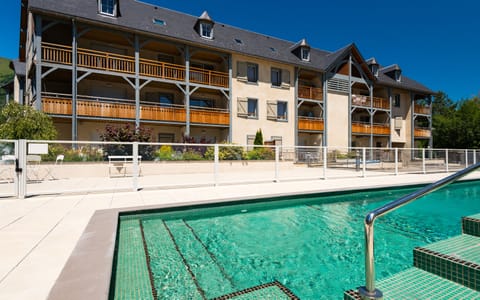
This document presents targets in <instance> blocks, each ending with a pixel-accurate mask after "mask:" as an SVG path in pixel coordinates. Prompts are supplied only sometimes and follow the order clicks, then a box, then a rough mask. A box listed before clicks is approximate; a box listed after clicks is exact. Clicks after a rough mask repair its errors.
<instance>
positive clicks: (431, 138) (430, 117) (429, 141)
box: [428, 95, 433, 149]
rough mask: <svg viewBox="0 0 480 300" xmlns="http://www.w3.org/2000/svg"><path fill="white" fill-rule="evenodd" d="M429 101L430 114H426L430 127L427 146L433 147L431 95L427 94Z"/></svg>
mask: <svg viewBox="0 0 480 300" xmlns="http://www.w3.org/2000/svg"><path fill="white" fill-rule="evenodd" d="M428 98H429V103H430V115H429V116H428V127H429V129H430V138H429V139H428V146H429V147H430V149H431V148H433V131H432V95H430V96H428Z"/></svg>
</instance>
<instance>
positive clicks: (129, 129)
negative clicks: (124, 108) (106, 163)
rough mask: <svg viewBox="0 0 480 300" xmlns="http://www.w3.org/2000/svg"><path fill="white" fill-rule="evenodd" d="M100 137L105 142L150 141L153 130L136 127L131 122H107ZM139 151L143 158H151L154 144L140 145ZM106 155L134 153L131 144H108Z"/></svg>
mask: <svg viewBox="0 0 480 300" xmlns="http://www.w3.org/2000/svg"><path fill="white" fill-rule="evenodd" d="M100 138H101V139H102V140H103V141H104V142H128V143H131V142H140V143H150V142H151V140H152V131H151V129H149V128H144V127H138V128H135V126H132V124H130V123H126V124H124V125H120V126H115V125H111V124H107V125H106V126H105V129H104V130H103V132H100ZM138 153H139V154H140V155H141V156H142V159H144V160H149V159H151V158H152V157H153V149H152V146H150V145H140V146H139V149H138ZM106 155H132V150H131V146H130V145H128V144H112V145H108V146H107V147H106Z"/></svg>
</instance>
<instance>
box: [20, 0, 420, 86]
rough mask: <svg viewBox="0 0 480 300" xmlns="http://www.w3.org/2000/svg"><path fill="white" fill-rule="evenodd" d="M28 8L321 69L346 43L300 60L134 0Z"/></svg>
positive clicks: (280, 47) (52, 0) (48, 2)
mask: <svg viewBox="0 0 480 300" xmlns="http://www.w3.org/2000/svg"><path fill="white" fill-rule="evenodd" d="M80 4H81V5H80ZM29 9H31V10H38V11H43V12H45V13H49V14H55V15H58V16H59V17H63V18H71V17H75V18H78V19H81V20H84V21H89V22H95V23H97V22H98V23H103V24H106V25H110V26H113V27H117V28H118V27H121V28H123V29H124V30H129V31H137V32H143V33H147V34H153V35H159V36H162V37H165V38H170V39H174V40H180V41H183V42H185V43H189V44H197V45H202V46H204V47H209V48H214V49H218V50H223V51H227V52H236V53H240V54H245V55H250V56H256V57H261V58H266V59H270V60H275V61H279V62H282V63H287V64H292V65H295V66H299V67H304V68H308V69H312V70H317V71H322V72H323V71H325V70H326V68H327V67H328V66H330V64H331V63H332V62H334V61H335V60H336V59H337V58H338V55H341V54H342V53H344V52H343V51H341V50H342V49H345V48H348V47H350V45H349V46H347V47H345V48H342V49H340V50H338V51H335V52H333V53H331V52H328V51H324V50H320V49H315V48H311V50H310V61H309V62H307V61H302V60H301V59H300V58H299V57H297V56H296V55H295V54H294V53H293V52H292V50H293V46H294V45H295V43H292V42H289V41H285V40H282V39H278V38H274V37H270V36H267V35H263V34H259V33H255V32H251V31H247V30H243V29H239V28H236V27H233V26H229V25H226V24H222V23H218V22H216V23H215V25H214V37H213V39H205V38H202V37H200V35H199V34H198V33H197V32H196V31H195V29H194V28H195V25H196V23H197V21H198V19H199V17H196V16H191V15H188V14H184V13H180V12H176V11H173V10H170V9H166V8H161V7H157V6H153V5H150V4H146V3H142V2H139V1H135V0H120V1H119V11H118V13H119V17H118V18H112V17H108V16H102V15H100V14H98V13H97V9H98V8H97V1H93V0H89V1H79V0H62V1H58V0H29ZM153 19H159V20H163V21H164V22H165V25H164V26H159V25H156V24H154V23H153ZM235 39H238V40H241V41H242V43H237V42H236V41H235ZM302 41H303V40H302ZM272 49H274V50H272ZM404 78H405V77H404ZM406 82H407V81H406ZM401 86H402V88H404V89H409V88H410V87H409V86H408V84H402V85H401ZM426 90H427V91H429V90H428V89H426Z"/></svg>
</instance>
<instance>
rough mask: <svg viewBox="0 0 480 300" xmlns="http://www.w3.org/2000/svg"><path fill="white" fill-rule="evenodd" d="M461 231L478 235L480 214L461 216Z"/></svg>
mask: <svg viewBox="0 0 480 300" xmlns="http://www.w3.org/2000/svg"><path fill="white" fill-rule="evenodd" d="M462 232H463V233H465V234H470V235H474V236H480V214H477V215H473V216H469V217H463V218H462Z"/></svg>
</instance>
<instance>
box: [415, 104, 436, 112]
mask: <svg viewBox="0 0 480 300" xmlns="http://www.w3.org/2000/svg"><path fill="white" fill-rule="evenodd" d="M413 108H414V112H415V113H416V114H421V115H430V114H431V112H432V110H431V107H430V106H426V105H418V104H415V105H414V107H413Z"/></svg>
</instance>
